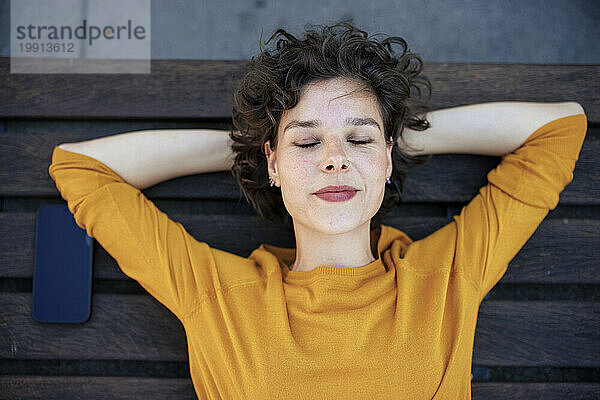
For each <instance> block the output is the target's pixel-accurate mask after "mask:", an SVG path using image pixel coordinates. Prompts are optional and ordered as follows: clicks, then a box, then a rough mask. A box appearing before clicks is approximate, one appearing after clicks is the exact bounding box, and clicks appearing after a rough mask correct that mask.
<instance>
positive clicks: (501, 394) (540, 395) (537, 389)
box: [471, 382, 600, 400]
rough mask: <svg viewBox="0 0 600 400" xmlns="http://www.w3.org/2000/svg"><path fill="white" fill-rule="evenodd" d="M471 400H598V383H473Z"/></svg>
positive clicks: (599, 386) (599, 394) (599, 385)
mask: <svg viewBox="0 0 600 400" xmlns="http://www.w3.org/2000/svg"><path fill="white" fill-rule="evenodd" d="M471 398H472V399H473V400H479V399H482V400H506V399H544V400H564V399H579V400H583V399H589V400H592V399H598V398H600V383H584V382H576V383H575V382H547V383H520V382H473V383H472V384H471Z"/></svg>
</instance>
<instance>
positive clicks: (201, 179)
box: [0, 132, 600, 205]
mask: <svg viewBox="0 0 600 400" xmlns="http://www.w3.org/2000/svg"><path fill="white" fill-rule="evenodd" d="M63 139H64V140H63ZM87 139H89V137H85V136H84V135H75V134H72V135H61V137H60V138H57V137H54V136H52V135H48V134H35V133H18V134H16V133H15V134H11V133H10V132H9V133H7V134H6V135H3V136H2V139H1V140H0V159H2V160H3V162H2V163H0V196H55V195H59V193H58V190H57V189H56V184H55V183H54V181H52V179H51V178H50V176H49V174H48V167H49V166H50V164H51V162H52V159H51V156H52V149H53V148H54V146H55V145H57V144H59V143H62V142H74V141H81V140H87ZM598 154H600V140H585V141H584V144H583V147H582V150H581V154H580V157H579V160H578V161H577V164H576V166H575V171H574V173H573V181H572V182H571V183H570V184H568V185H567V186H566V187H565V189H564V191H563V192H562V193H561V195H560V204H563V205H600V163H599V162H598ZM500 161H501V158H500V157H490V156H482V155H471V154H437V155H434V156H433V157H432V158H431V160H430V161H429V162H427V163H426V164H424V165H418V166H415V167H414V168H413V170H412V171H410V172H409V174H408V176H407V179H406V181H405V183H404V194H403V196H404V201H406V202H466V201H469V200H471V199H472V198H473V196H475V195H476V194H477V193H478V192H479V189H480V188H481V186H483V185H484V184H486V183H487V173H488V172H489V171H490V170H492V169H493V168H495V167H496V165H498V163H499V162H500ZM143 192H144V194H146V195H147V197H148V198H150V199H152V198H155V197H168V198H182V199H192V198H193V199H236V200H241V201H243V202H245V201H246V200H245V199H244V198H243V196H242V194H241V191H240V189H239V187H238V186H237V183H236V182H235V180H234V179H233V176H232V175H231V172H230V171H221V172H213V173H205V174H195V175H188V176H182V177H178V178H175V179H170V180H168V181H164V182H161V183H159V184H157V185H154V186H153V187H150V188H147V189H145V190H144V191H143Z"/></svg>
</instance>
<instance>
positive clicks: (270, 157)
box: [264, 140, 279, 186]
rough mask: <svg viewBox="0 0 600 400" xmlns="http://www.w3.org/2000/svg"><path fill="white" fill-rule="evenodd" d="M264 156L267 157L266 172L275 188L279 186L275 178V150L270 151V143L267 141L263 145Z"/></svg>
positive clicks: (276, 177)
mask: <svg viewBox="0 0 600 400" xmlns="http://www.w3.org/2000/svg"><path fill="white" fill-rule="evenodd" d="M264 150H265V156H266V157H267V171H268V173H269V176H271V177H272V178H273V180H274V181H275V186H279V182H278V181H279V179H278V178H279V177H278V176H277V149H274V150H273V149H271V141H270V140H267V141H266V142H265V145H264Z"/></svg>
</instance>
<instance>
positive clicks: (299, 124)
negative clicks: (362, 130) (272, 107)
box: [283, 117, 381, 133]
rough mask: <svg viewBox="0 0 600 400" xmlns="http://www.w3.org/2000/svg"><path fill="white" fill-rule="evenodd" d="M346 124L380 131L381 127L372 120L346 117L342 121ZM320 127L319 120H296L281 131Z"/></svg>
mask: <svg viewBox="0 0 600 400" xmlns="http://www.w3.org/2000/svg"><path fill="white" fill-rule="evenodd" d="M344 122H345V123H346V126H365V125H366V126H373V127H375V128H377V129H379V130H380V131H381V127H380V126H379V124H378V123H377V121H375V120H374V119H373V118H358V117H348V118H346V120H345V121H344ZM320 126H321V121H320V120H318V119H317V120H314V119H311V120H308V121H298V120H293V121H290V122H289V123H288V124H287V125H286V126H285V128H284V129H283V132H284V133H285V131H287V130H288V129H291V128H318V127H320Z"/></svg>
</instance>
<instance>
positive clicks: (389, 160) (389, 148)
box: [385, 141, 394, 177]
mask: <svg viewBox="0 0 600 400" xmlns="http://www.w3.org/2000/svg"><path fill="white" fill-rule="evenodd" d="M386 146H387V147H386V154H387V169H386V170H385V172H386V174H385V176H386V177H388V176H390V177H391V176H392V171H393V169H394V165H393V164H392V150H393V149H394V142H393V141H392V142H391V143H389V144H387V145H386Z"/></svg>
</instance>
